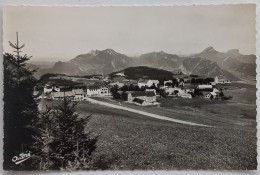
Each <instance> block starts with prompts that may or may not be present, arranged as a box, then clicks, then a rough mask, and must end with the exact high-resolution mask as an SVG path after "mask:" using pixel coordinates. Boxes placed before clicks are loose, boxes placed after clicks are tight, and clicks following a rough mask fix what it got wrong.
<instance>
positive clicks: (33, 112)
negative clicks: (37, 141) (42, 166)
mask: <svg viewBox="0 0 260 175" xmlns="http://www.w3.org/2000/svg"><path fill="white" fill-rule="evenodd" d="M16 36H17V42H16V43H15V44H13V43H11V42H10V41H9V44H10V46H11V47H13V48H14V49H15V50H14V52H15V53H16V54H15V55H13V54H10V53H5V54H4V150H5V151H4V164H3V166H4V169H5V170H19V169H23V170H26V169H28V170H29V169H31V168H32V167H31V165H30V163H29V161H25V162H23V163H21V164H19V165H15V163H14V162H12V158H13V157H14V156H16V155H19V154H21V153H26V152H29V151H30V150H31V147H30V145H31V143H32V136H33V135H35V134H36V130H35V129H34V127H33V125H34V123H35V118H36V116H37V115H38V109H37V103H36V102H35V100H34V99H33V96H32V94H33V88H34V86H35V85H36V79H35V78H34V77H33V73H34V72H35V70H33V71H30V70H29V69H27V68H26V67H25V66H26V61H28V60H29V59H30V58H31V57H28V56H27V55H26V54H25V55H23V56H21V54H20V52H21V49H22V48H23V47H24V46H25V45H24V44H23V45H21V46H20V45H19V41H18V33H16Z"/></svg>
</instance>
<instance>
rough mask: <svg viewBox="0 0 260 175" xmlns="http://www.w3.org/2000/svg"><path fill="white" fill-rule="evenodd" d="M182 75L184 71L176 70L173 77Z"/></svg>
mask: <svg viewBox="0 0 260 175" xmlns="http://www.w3.org/2000/svg"><path fill="white" fill-rule="evenodd" d="M181 74H182V70H181V69H176V70H174V71H173V75H181Z"/></svg>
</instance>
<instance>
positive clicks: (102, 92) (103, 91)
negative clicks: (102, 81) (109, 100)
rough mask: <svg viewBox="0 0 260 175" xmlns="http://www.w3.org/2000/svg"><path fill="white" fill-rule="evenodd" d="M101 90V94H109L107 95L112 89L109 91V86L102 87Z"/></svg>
mask: <svg viewBox="0 0 260 175" xmlns="http://www.w3.org/2000/svg"><path fill="white" fill-rule="evenodd" d="M100 92H101V94H100V95H101V96H107V95H110V91H109V88H108V87H105V86H104V87H101V88H100Z"/></svg>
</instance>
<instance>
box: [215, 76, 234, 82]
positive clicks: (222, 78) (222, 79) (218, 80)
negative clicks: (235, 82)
mask: <svg viewBox="0 0 260 175" xmlns="http://www.w3.org/2000/svg"><path fill="white" fill-rule="evenodd" d="M227 83H231V81H230V80H228V79H227V78H226V77H224V76H223V75H220V76H216V77H215V84H227Z"/></svg>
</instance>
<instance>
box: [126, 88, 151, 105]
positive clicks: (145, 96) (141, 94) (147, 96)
mask: <svg viewBox="0 0 260 175" xmlns="http://www.w3.org/2000/svg"><path fill="white" fill-rule="evenodd" d="M136 98H137V99H139V101H140V100H143V101H144V102H145V104H146V105H151V104H153V103H154V102H156V94H155V93H154V92H153V91H136V92H129V93H128V96H127V101H128V102H130V103H133V102H134V100H135V99H136ZM135 102H137V101H135ZM135 102H134V103H135ZM144 102H142V103H144Z"/></svg>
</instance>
